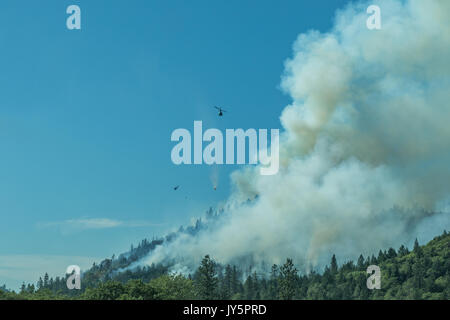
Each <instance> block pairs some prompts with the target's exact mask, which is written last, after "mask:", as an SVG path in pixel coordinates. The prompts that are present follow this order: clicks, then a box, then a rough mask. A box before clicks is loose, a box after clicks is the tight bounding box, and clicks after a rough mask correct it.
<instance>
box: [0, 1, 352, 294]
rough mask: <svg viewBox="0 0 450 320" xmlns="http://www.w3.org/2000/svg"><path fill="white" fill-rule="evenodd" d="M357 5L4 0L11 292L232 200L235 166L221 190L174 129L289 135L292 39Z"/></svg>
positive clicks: (0, 61)
mask: <svg viewBox="0 0 450 320" xmlns="http://www.w3.org/2000/svg"><path fill="white" fill-rule="evenodd" d="M345 2H346V1H344V0H342V1H338V0H334V1H330V0H322V1H300V0H292V1H291V0H287V1H265V0H258V1H254V0H248V1H247V0H244V1H242V0H239V1H238V0H228V1H223V0H194V1H181V0H180V1H162V0H161V1H150V0H132V1H106V0H95V1H75V0H72V1H66V0H45V1H23V0H3V1H1V3H0V148H1V156H0V217H1V223H0V285H1V284H3V283H6V284H7V286H9V287H16V286H17V285H18V283H19V279H23V280H26V281H31V280H33V281H34V280H36V279H35V278H34V277H35V274H41V273H43V272H45V271H46V270H48V269H51V270H48V271H50V272H57V271H58V270H60V271H58V272H59V274H57V275H62V274H63V273H64V271H65V270H64V268H65V266H66V263H67V264H69V263H70V264H80V265H83V266H84V265H86V264H87V265H89V264H90V263H91V262H93V261H92V258H98V259H100V258H104V257H109V256H111V255H112V254H113V253H116V254H117V253H120V252H123V251H125V250H127V249H128V248H129V246H130V244H131V243H136V242H138V241H140V240H141V239H143V238H146V237H147V238H151V237H152V236H153V235H155V236H157V235H163V234H164V233H165V232H166V231H168V230H171V229H172V228H176V227H178V226H179V225H181V224H186V223H189V221H190V219H191V217H194V216H199V215H201V214H202V212H203V211H205V210H206V209H207V208H208V207H209V206H214V205H215V204H217V203H218V202H219V201H221V200H224V199H226V198H227V196H228V194H229V192H230V189H229V188H230V184H229V173H230V172H231V171H232V170H234V169H236V168H237V167H233V166H232V167H229V166H222V167H221V168H219V174H220V184H219V188H218V190H217V191H215V192H214V191H213V190H212V188H211V181H210V175H211V168H210V167H208V166H197V167H195V166H181V167H177V166H175V165H174V164H172V162H171V160H170V150H171V148H172V147H173V145H174V143H172V142H171V141H170V134H171V132H172V131H173V130H174V129H176V128H188V129H190V128H192V125H193V121H194V120H203V124H204V127H216V128H220V129H224V128H280V123H279V119H278V117H279V115H280V112H281V110H282V109H283V108H284V107H285V106H286V105H287V104H288V103H289V98H288V97H287V96H285V95H284V94H283V93H282V92H281V91H280V90H279V88H278V85H279V82H280V76H281V74H282V72H283V62H284V60H285V59H286V58H288V57H289V56H290V54H291V46H292V43H293V41H294V40H295V38H296V36H297V35H298V34H299V33H302V32H305V31H307V30H309V29H317V30H320V31H326V30H327V29H328V28H330V27H331V25H332V19H333V17H334V13H335V10H336V8H339V7H342V6H343V4H344V3H345ZM71 4H77V5H79V6H80V7H81V10H82V30H80V31H77V30H73V31H70V30H67V28H66V18H67V16H68V15H67V14H66V12H65V11H66V8H67V6H69V5H71ZM213 105H222V106H224V107H225V108H226V109H227V110H229V113H227V114H226V116H225V117H223V118H220V119H219V118H218V117H217V116H216V113H215V111H214V109H212V106H213ZM178 184H179V185H181V187H180V189H179V190H178V191H177V192H174V191H173V189H172V188H173V186H175V185H178ZM186 196H187V197H188V198H187V199H186ZM92 219H103V220H92ZM105 219H108V220H105ZM92 222H94V224H93V225H92ZM95 222H97V224H96V223H95ZM106 222H111V225H108V223H106ZM105 223H106V225H105ZM74 225H75V226H74ZM70 257H73V258H70ZM42 260H44V261H42ZM45 261H47V264H46V263H45ZM49 261H55V262H54V263H53V262H52V266H53V267H52V268H50V267H49V265H48V264H49V263H50V262H49Z"/></svg>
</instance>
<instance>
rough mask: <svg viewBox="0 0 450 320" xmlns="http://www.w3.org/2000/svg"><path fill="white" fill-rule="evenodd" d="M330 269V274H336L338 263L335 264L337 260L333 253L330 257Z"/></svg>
mask: <svg viewBox="0 0 450 320" xmlns="http://www.w3.org/2000/svg"><path fill="white" fill-rule="evenodd" d="M330 271H331V274H336V273H337V271H338V264H337V260H336V255H334V254H333V256H332V257H331V264H330Z"/></svg>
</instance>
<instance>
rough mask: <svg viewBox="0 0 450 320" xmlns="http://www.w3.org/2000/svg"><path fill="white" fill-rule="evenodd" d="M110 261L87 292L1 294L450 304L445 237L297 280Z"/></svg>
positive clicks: (44, 284)
mask: <svg viewBox="0 0 450 320" xmlns="http://www.w3.org/2000/svg"><path fill="white" fill-rule="evenodd" d="M147 244H148V243H147ZM141 245H142V244H141ZM141 245H140V246H138V247H142V246H141ZM107 261H110V262H109V263H102V264H100V265H98V266H96V265H94V266H93V268H92V269H90V270H89V272H87V273H86V274H85V276H84V277H83V281H82V290H71V291H69V290H68V289H67V288H66V279H64V278H56V279H53V278H49V276H48V275H47V274H46V275H44V278H43V279H42V278H41V279H39V281H38V283H37V284H36V285H34V284H28V285H25V284H23V286H22V288H21V291H20V292H18V293H16V292H11V291H7V290H6V288H5V287H2V288H0V299H96V300H103V299H108V300H111V299H148V300H160V299H250V300H252V299H447V300H448V299H450V234H448V233H447V232H445V231H444V233H443V234H442V235H441V236H438V237H436V238H435V239H433V240H432V241H430V242H429V243H428V244H427V245H424V246H420V245H419V243H418V242H417V240H416V242H415V245H414V248H411V251H410V250H409V249H407V248H406V247H404V246H401V247H400V248H399V249H398V250H394V249H393V248H391V249H389V250H387V251H381V250H380V252H379V253H378V256H376V257H375V256H371V257H363V256H360V257H359V259H358V260H357V261H356V262H353V261H349V262H346V263H344V264H342V265H341V266H338V263H337V259H336V257H335V256H334V255H333V257H331V262H330V264H329V265H328V266H327V267H326V268H325V270H324V272H322V273H320V274H319V273H316V272H311V273H309V274H299V272H298V271H297V269H296V267H295V266H294V264H293V262H292V260H291V259H289V258H288V259H287V260H286V262H285V263H284V264H283V265H281V266H277V265H273V266H272V271H271V274H270V276H268V277H263V276H261V275H259V274H257V273H252V274H250V275H248V276H246V277H245V278H244V277H243V271H242V270H241V269H240V268H239V266H230V265H226V266H222V265H220V264H217V263H216V262H214V260H213V258H212V257H210V256H205V257H204V259H203V260H202V263H201V265H200V266H199V267H198V269H197V271H196V272H195V273H194V274H192V275H189V276H188V277H184V276H181V275H170V274H168V268H167V267H164V266H161V265H152V266H149V267H145V268H138V269H137V270H136V271H126V272H122V273H117V274H115V275H114V276H112V275H111V272H109V270H110V269H111V268H112V265H113V263H114V261H115V260H114V257H113V258H112V259H111V260H109V259H108V260H107ZM369 265H378V266H379V267H380V269H381V289H379V290H369V289H367V286H366V281H367V278H368V274H367V273H366V269H367V267H368V266H369Z"/></svg>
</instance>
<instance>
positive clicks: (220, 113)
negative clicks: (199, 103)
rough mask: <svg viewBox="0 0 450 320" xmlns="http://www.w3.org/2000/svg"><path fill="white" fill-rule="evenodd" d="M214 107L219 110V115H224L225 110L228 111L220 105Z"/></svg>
mask: <svg viewBox="0 0 450 320" xmlns="http://www.w3.org/2000/svg"><path fill="white" fill-rule="evenodd" d="M214 108H216V109H217V110H219V117H221V116H223V113H224V112H227V111H226V110H223V109H222V108H221V107H218V106H214Z"/></svg>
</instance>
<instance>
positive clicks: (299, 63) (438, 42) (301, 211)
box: [144, 0, 450, 270]
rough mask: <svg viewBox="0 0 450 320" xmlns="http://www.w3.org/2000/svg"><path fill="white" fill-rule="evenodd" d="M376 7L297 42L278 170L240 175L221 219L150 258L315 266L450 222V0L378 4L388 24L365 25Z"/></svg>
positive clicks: (287, 77) (347, 13)
mask: <svg viewBox="0 0 450 320" xmlns="http://www.w3.org/2000/svg"><path fill="white" fill-rule="evenodd" d="M370 4H371V3H359V4H351V5H349V6H348V7H346V8H345V9H344V10H341V11H339V12H338V13H337V14H336V21H335V24H334V27H333V29H332V30H330V31H329V32H328V33H320V32H317V31H310V32H307V33H305V34H301V35H300V36H299V37H298V39H297V40H296V41H295V43H294V46H293V56H292V58H291V59H289V60H288V61H287V62H286V64H285V72H284V75H283V77H282V88H283V90H284V91H285V92H287V93H288V94H289V95H290V96H291V97H292V103H291V104H290V105H288V106H287V107H286V108H285V109H284V110H283V112H282V114H281V117H280V120H281V124H282V126H283V129H284V132H283V134H282V136H281V145H280V171H279V173H278V174H277V175H274V176H261V175H260V174H259V170H258V168H254V167H253V168H247V169H245V170H242V171H237V172H235V173H233V175H232V177H231V178H232V180H233V185H234V188H235V191H234V192H233V193H232V195H231V196H230V199H229V200H228V204H227V208H228V209H227V210H226V211H227V212H226V214H224V216H223V217H222V219H221V220H220V223H219V224H218V225H217V226H216V227H214V228H209V229H207V230H204V231H202V232H200V233H199V234H198V235H197V236H195V237H194V236H190V235H187V234H183V235H181V236H179V237H178V238H177V239H176V240H175V241H173V242H171V243H169V244H167V245H164V246H161V247H159V248H157V250H155V251H154V252H153V253H152V254H151V255H150V256H148V257H146V258H145V260H144V262H145V263H154V262H155V263H156V262H165V261H177V262H178V264H177V267H180V268H194V267H196V266H197V264H198V262H199V260H200V259H201V258H202V257H203V256H204V255H205V254H210V255H212V256H213V257H214V258H215V259H216V260H217V261H219V262H222V263H229V262H235V261H237V260H239V259H244V258H245V259H250V260H249V261H250V263H252V264H254V265H255V264H256V265H257V264H259V263H262V261H265V262H267V263H268V264H272V263H282V262H283V261H284V260H285V259H286V257H291V258H293V259H294V260H295V261H296V263H297V264H298V265H299V266H300V267H301V266H303V267H304V268H305V270H307V269H308V268H310V267H311V266H312V267H315V266H320V265H323V264H324V263H328V261H329V258H330V255H331V254H332V253H336V255H337V256H338V258H340V260H341V261H343V260H345V259H355V258H357V257H358V255H359V254H360V253H363V254H372V253H376V252H378V250H379V249H381V248H388V247H391V246H392V247H398V246H399V245H401V244H408V243H410V242H411V240H413V239H414V238H415V237H417V236H420V235H426V236H425V237H431V236H432V235H437V234H438V233H440V232H442V231H443V230H444V229H445V228H447V229H448V227H449V226H450V219H449V214H448V213H446V212H448V210H447V209H448V208H447V207H448V204H447V203H448V198H449V194H450V169H449V163H450V162H449V161H450V106H449V101H450V62H449V57H450V1H448V0H427V1H423V0H409V1H394V0H385V1H377V4H378V5H379V6H380V8H381V16H382V29H381V30H368V29H367V28H366V20H367V18H368V14H367V13H366V8H367V7H368V6H369V5H370ZM255 196H258V197H257V198H256V199H255V200H253V201H252V202H249V203H248V202H245V200H247V199H254V198H255ZM242 203H245V204H242ZM400 208H404V209H400ZM432 212H433V213H432ZM439 212H440V213H439Z"/></svg>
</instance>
